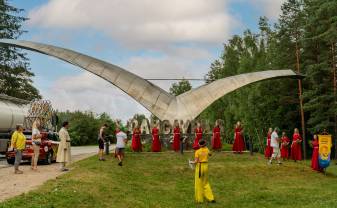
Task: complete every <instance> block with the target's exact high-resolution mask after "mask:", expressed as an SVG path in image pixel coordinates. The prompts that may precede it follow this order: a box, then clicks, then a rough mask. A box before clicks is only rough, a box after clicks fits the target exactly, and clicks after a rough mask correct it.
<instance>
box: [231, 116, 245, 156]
mask: <svg viewBox="0 0 337 208" xmlns="http://www.w3.org/2000/svg"><path fill="white" fill-rule="evenodd" d="M242 130H243V128H242V127H241V123H240V121H238V122H237V123H236V126H235V132H234V144H233V148H232V149H233V152H234V153H239V154H241V153H242V151H243V150H245V141H244V139H243V136H242Z"/></svg>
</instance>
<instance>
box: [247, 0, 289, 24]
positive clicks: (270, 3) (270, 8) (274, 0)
mask: <svg viewBox="0 0 337 208" xmlns="http://www.w3.org/2000/svg"><path fill="white" fill-rule="evenodd" d="M247 2H249V3H250V4H252V5H254V7H256V8H258V9H259V10H260V11H261V12H262V13H263V14H261V16H262V15H264V16H267V17H268V18H270V19H272V20H276V19H277V18H278V17H279V15H280V14H281V5H282V4H283V3H284V2H285V0H249V1H247Z"/></svg>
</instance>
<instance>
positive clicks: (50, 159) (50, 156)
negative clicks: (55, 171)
mask: <svg viewBox="0 0 337 208" xmlns="http://www.w3.org/2000/svg"><path fill="white" fill-rule="evenodd" d="M52 162H53V151H49V152H48V153H47V154H46V159H45V160H44V164H45V165H50V164H51V163H52Z"/></svg>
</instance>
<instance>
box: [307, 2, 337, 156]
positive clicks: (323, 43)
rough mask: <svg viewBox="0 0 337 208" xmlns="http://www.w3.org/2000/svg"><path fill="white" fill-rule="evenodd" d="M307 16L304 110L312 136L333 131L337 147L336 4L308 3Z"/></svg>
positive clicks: (336, 150)
mask: <svg viewBox="0 0 337 208" xmlns="http://www.w3.org/2000/svg"><path fill="white" fill-rule="evenodd" d="M305 14H306V25H305V38H304V53H303V54H304V56H305V62H304V65H305V68H306V69H307V73H306V75H307V79H306V80H307V82H308V87H307V90H306V91H305V93H304V96H305V99H306V103H305V105H304V107H305V110H306V111H307V112H308V114H309V119H308V124H309V125H310V131H311V132H312V133H316V132H320V131H322V130H323V129H328V131H329V132H333V134H334V137H335V144H337V127H336V121H337V119H336V112H337V108H336V64H337V62H336V38H337V5H336V1H328V0H322V1H321V0H320V1H318V0H306V1H305ZM335 147H336V145H335ZM335 152H337V147H336V149H335ZM335 157H337V154H335Z"/></svg>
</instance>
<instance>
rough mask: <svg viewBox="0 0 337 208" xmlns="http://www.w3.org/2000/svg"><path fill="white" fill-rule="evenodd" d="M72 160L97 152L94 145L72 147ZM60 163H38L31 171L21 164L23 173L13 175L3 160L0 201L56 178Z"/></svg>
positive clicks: (28, 166)
mask: <svg viewBox="0 0 337 208" xmlns="http://www.w3.org/2000/svg"><path fill="white" fill-rule="evenodd" d="M110 149H111V148H110ZM71 153H72V161H73V162H74V161H78V160H81V159H84V158H87V157H89V156H92V155H94V154H96V153H97V147H96V146H85V147H72V148H71ZM59 168H60V165H59V164H57V163H54V164H52V165H40V166H38V171H32V170H31V169H30V165H29V164H23V165H21V166H20V169H21V170H23V172H24V174H22V175H15V174H14V168H13V166H8V165H7V164H5V163H4V162H3V161H2V162H1V163H0V184H1V186H0V202H1V201H4V200H5V199H8V198H11V197H13V196H17V195H20V194H22V193H25V192H28V191H30V190H32V189H34V188H36V187H38V186H40V185H42V184H43V183H44V182H45V181H47V180H49V179H53V178H56V177H57V176H59V175H61V174H63V173H64V172H60V171H59Z"/></svg>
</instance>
